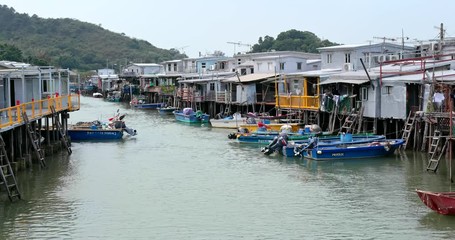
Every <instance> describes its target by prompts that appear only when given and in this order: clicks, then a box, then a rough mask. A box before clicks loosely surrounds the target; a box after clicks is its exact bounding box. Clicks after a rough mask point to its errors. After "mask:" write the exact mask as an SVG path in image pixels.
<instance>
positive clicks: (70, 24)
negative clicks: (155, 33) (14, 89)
mask: <svg viewBox="0 0 455 240" xmlns="http://www.w3.org/2000/svg"><path fill="white" fill-rule="evenodd" d="M0 22H1V24H0V43H2V44H8V45H14V46H15V47H17V48H18V49H20V50H21V51H22V54H23V56H22V57H23V59H20V61H22V60H24V61H29V62H30V63H34V64H35V63H46V64H45V65H54V66H57V67H62V68H71V69H79V70H83V71H85V70H91V69H99V68H103V67H106V63H107V62H108V63H110V64H112V65H114V64H117V66H120V65H123V66H124V65H126V64H128V63H129V62H133V61H135V62H138V61H142V62H150V63H159V62H162V61H167V60H172V59H181V58H185V57H187V56H186V55H185V54H181V53H180V52H179V51H175V50H174V51H170V50H166V49H161V48H157V47H155V46H153V45H152V44H150V43H149V42H147V41H144V40H140V39H135V38H131V37H128V36H125V34H122V33H115V32H112V31H109V30H106V29H104V28H102V27H101V26H99V25H95V24H91V23H86V22H81V21H79V20H75V19H69V18H60V19H44V18H40V17H38V16H37V15H33V16H31V17H30V16H29V15H28V14H19V13H17V12H16V11H15V10H14V9H13V8H8V7H7V6H6V5H0ZM0 56H1V55H0ZM39 65H40V64H39ZM109 67H112V66H109Z"/></svg>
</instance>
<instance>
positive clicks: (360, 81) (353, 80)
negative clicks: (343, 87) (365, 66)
mask: <svg viewBox="0 0 455 240" xmlns="http://www.w3.org/2000/svg"><path fill="white" fill-rule="evenodd" d="M367 82H369V80H368V79H328V80H326V81H324V82H321V83H320V84H319V85H324V84H331V83H348V84H363V83H367Z"/></svg>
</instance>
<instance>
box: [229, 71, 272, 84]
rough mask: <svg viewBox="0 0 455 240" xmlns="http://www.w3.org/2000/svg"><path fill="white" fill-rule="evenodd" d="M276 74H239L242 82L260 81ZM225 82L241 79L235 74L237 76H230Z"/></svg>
mask: <svg viewBox="0 0 455 240" xmlns="http://www.w3.org/2000/svg"><path fill="white" fill-rule="evenodd" d="M274 76H275V74H274V73H253V74H247V75H242V76H239V78H240V82H241V83H247V82H254V81H259V80H262V79H267V78H271V77H274ZM223 82H239V79H238V78H237V76H235V77H230V78H228V79H226V80H223Z"/></svg>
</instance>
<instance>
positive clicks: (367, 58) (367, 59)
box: [363, 53, 370, 67]
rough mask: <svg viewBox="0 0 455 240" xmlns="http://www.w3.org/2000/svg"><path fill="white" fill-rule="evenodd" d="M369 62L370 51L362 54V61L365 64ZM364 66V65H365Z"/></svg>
mask: <svg viewBox="0 0 455 240" xmlns="http://www.w3.org/2000/svg"><path fill="white" fill-rule="evenodd" d="M369 62H370V53H364V54H363V63H364V64H365V65H367V64H368V63H369ZM365 67H366V66H365Z"/></svg>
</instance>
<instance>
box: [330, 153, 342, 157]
mask: <svg viewBox="0 0 455 240" xmlns="http://www.w3.org/2000/svg"><path fill="white" fill-rule="evenodd" d="M342 156H344V153H332V157H342Z"/></svg>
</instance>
